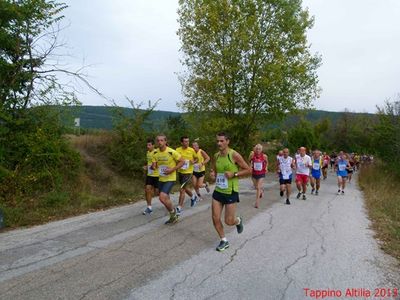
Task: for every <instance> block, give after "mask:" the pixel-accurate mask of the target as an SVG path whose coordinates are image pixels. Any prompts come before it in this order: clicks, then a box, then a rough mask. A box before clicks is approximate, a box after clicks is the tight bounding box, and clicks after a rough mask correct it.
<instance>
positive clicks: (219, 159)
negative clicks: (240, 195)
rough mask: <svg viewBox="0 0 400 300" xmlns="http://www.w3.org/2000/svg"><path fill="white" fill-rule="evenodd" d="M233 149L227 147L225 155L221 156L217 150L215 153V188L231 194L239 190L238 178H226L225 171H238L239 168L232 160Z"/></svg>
mask: <svg viewBox="0 0 400 300" xmlns="http://www.w3.org/2000/svg"><path fill="white" fill-rule="evenodd" d="M233 153H234V150H233V149H229V150H228V153H227V155H225V156H221V154H220V153H219V152H218V153H216V154H215V160H216V162H215V165H216V173H217V174H216V183H215V190H216V191H217V192H220V193H223V194H232V192H239V178H237V177H233V178H230V179H228V178H226V177H225V174H224V173H225V172H226V171H229V172H233V173H235V172H238V171H239V168H238V166H237V165H236V164H235V162H234V161H233Z"/></svg>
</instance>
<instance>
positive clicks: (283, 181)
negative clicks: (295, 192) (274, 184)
mask: <svg viewBox="0 0 400 300" xmlns="http://www.w3.org/2000/svg"><path fill="white" fill-rule="evenodd" d="M282 152H283V156H282V157H280V158H279V160H278V161H277V162H276V165H277V172H278V174H279V185H280V195H281V197H283V195H284V193H285V190H286V204H288V205H290V201H289V198H290V193H291V188H292V177H293V171H292V170H293V169H294V167H295V165H294V159H293V158H292V157H290V156H289V149H288V148H285V149H283V151H282Z"/></svg>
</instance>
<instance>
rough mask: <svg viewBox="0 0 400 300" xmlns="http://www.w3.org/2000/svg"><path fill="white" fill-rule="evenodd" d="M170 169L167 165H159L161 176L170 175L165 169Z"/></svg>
mask: <svg viewBox="0 0 400 300" xmlns="http://www.w3.org/2000/svg"><path fill="white" fill-rule="evenodd" d="M167 169H168V167H167V166H159V167H158V172H159V173H160V176H161V177H165V176H168V174H165V171H166V170H167Z"/></svg>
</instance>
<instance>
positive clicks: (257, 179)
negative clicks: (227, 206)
mask: <svg viewBox="0 0 400 300" xmlns="http://www.w3.org/2000/svg"><path fill="white" fill-rule="evenodd" d="M262 151H263V148H262V145H260V144H257V145H256V146H255V147H254V153H253V155H251V157H250V164H251V170H252V180H253V184H254V186H255V188H256V191H257V192H256V203H255V204H254V207H255V208H258V206H259V204H260V198H262V196H263V194H264V188H263V185H264V178H265V174H266V173H267V168H268V157H267V155H265V154H264V153H263V152H262Z"/></svg>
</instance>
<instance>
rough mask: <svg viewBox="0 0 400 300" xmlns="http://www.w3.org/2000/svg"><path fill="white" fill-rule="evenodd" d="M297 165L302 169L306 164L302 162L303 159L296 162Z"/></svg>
mask: <svg viewBox="0 0 400 300" xmlns="http://www.w3.org/2000/svg"><path fill="white" fill-rule="evenodd" d="M297 166H298V167H299V168H302V169H304V167H305V166H306V165H305V164H304V161H302V160H300V161H298V162H297Z"/></svg>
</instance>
